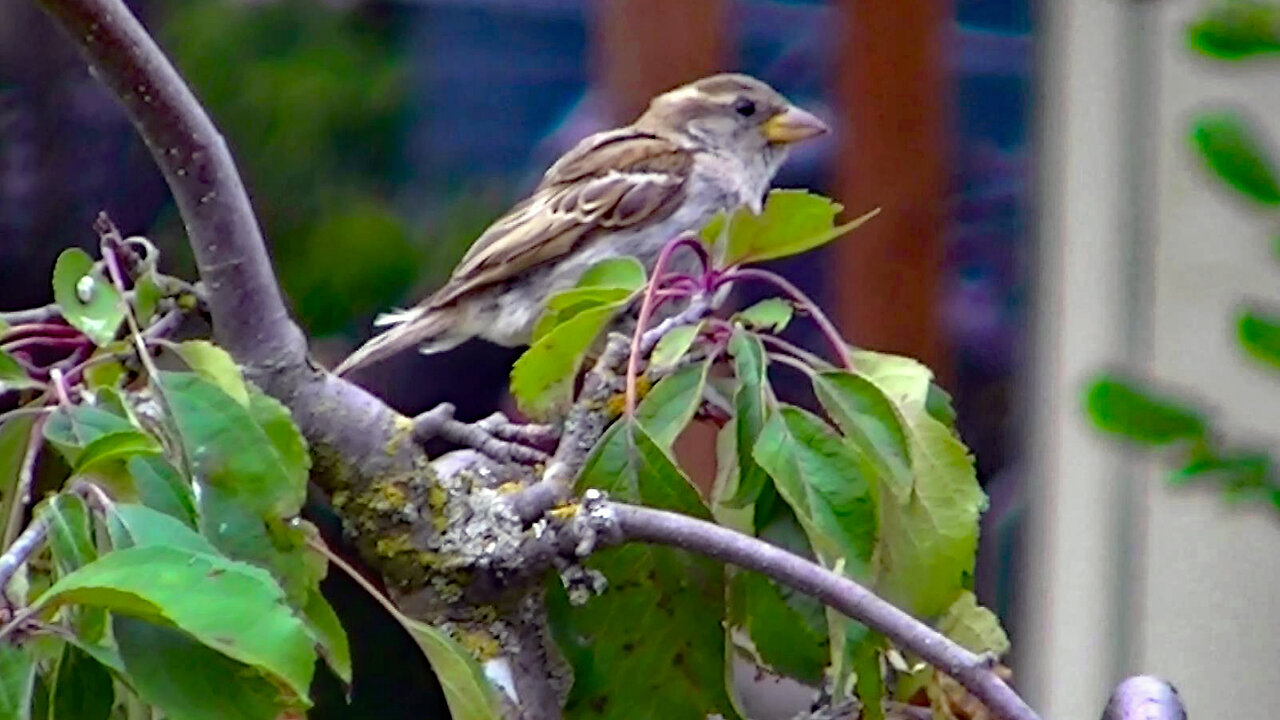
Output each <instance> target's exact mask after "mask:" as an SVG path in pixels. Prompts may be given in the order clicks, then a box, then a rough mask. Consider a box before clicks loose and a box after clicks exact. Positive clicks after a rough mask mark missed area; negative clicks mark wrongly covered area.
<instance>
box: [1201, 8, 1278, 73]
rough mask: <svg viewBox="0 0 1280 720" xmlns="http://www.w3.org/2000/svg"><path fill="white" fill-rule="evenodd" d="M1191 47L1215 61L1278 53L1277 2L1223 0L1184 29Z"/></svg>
mask: <svg viewBox="0 0 1280 720" xmlns="http://www.w3.org/2000/svg"><path fill="white" fill-rule="evenodd" d="M1187 44H1188V45H1189V46H1190V47H1191V49H1192V50H1194V51H1196V52H1198V53H1200V54H1202V55H1206V56H1208V57H1211V58H1215V59H1219V60H1243V59H1246V58H1251V57H1253V56H1256V55H1263V54H1269V53H1276V52H1280V4H1277V3H1274V2H1259V1H1258V0H1225V2H1219V3H1217V4H1216V5H1215V6H1213V7H1211V8H1209V9H1208V10H1206V11H1205V12H1204V13H1202V14H1201V15H1200V17H1199V18H1197V19H1196V21H1195V22H1193V23H1192V24H1191V26H1190V27H1189V28H1187Z"/></svg>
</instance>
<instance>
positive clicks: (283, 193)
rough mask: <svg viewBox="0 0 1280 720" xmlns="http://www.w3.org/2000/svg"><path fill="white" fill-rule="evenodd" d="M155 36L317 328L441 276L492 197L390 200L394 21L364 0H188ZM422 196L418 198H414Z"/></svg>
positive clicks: (398, 95)
mask: <svg viewBox="0 0 1280 720" xmlns="http://www.w3.org/2000/svg"><path fill="white" fill-rule="evenodd" d="M160 34H161V38H162V44H163V45H164V46H165V47H166V48H169V49H170V52H172V53H173V55H174V59H175V61H176V62H177V64H178V66H179V68H180V69H181V71H182V72H183V74H184V75H185V76H186V77H187V79H188V80H189V81H190V82H191V84H192V85H193V87H194V88H195V91H196V93H197V95H198V96H199V97H200V99H201V100H202V101H203V103H204V104H205V106H206V107H207V108H208V109H209V111H210V112H211V113H212V115H213V116H214V119H215V121H216V122H217V123H218V125H219V126H220V127H221V128H222V130H223V132H224V133H225V135H226V136H227V139H228V142H229V143H230V145H231V148H232V152H233V154H234V155H235V157H236V160H237V162H238V163H239V165H240V168H241V171H242V172H243V173H244V175H245V179H246V183H247V184H248V186H249V191H250V194H251V196H252V198H253V201H254V206H255V208H256V210H257V211H258V216H259V219H260V220H261V222H262V223H263V230H264V232H265V233H266V235H267V238H268V240H269V242H270V244H271V251H272V255H273V258H274V260H275V262H276V268H277V271H278V273H279V276H280V280H281V283H282V284H283V286H284V290H285V292H286V294H287V295H288V296H289V298H290V300H291V301H292V303H293V306H294V310H295V312H296V313H297V316H298V319H299V320H300V321H301V322H302V324H303V325H304V327H305V329H306V331H307V332H308V333H309V334H310V335H311V336H313V337H317V336H325V335H331V334H335V333H344V332H346V333H350V332H352V331H354V330H357V329H363V328H364V326H365V325H366V324H367V321H368V319H369V318H370V317H371V316H372V315H373V314H374V313H376V312H378V311H381V310H386V309H387V308H390V307H392V306H394V305H397V304H402V303H404V302H406V300H407V296H408V295H409V294H410V292H411V291H412V290H414V289H415V288H416V287H418V286H421V285H433V284H435V283H438V282H439V280H440V279H442V277H443V275H444V273H445V272H446V271H447V270H448V268H449V267H450V266H451V265H452V262H453V261H454V260H455V259H456V258H457V257H458V255H459V254H460V253H461V252H462V251H463V250H464V249H465V247H466V246H467V245H468V244H469V243H470V241H471V239H473V238H474V237H475V236H476V234H477V233H478V231H479V229H480V228H482V227H483V226H484V223H485V222H487V221H488V220H489V219H491V218H492V214H491V212H490V211H491V210H492V209H496V203H488V202H485V201H484V200H483V199H481V200H474V199H468V200H465V201H463V202H462V203H456V202H455V203H449V202H443V203H437V206H436V208H435V209H436V210H437V211H438V215H439V217H440V219H438V220H437V221H436V222H435V223H434V225H435V227H432V228H426V227H424V226H423V223H422V222H421V221H420V220H419V219H418V218H416V217H413V216H411V215H409V214H408V213H407V212H405V209H404V208H400V207H397V206H396V204H395V202H394V198H396V196H397V192H399V191H400V184H401V182H402V181H403V178H404V177H405V176H406V174H407V173H406V172H405V168H404V167H403V163H402V160H401V158H402V152H401V150H402V147H403V145H404V139H405V136H406V132H407V126H406V119H407V114H406V108H407V102H406V100H407V89H406V67H405V62H404V59H403V57H402V53H401V52H400V49H399V38H398V37H397V31H396V23H395V22H393V18H390V17H380V16H378V15H376V14H374V12H373V11H371V10H369V9H368V6H365V5H362V6H358V7H356V8H346V7H336V6H330V5H327V4H325V3H317V2H307V1H305V0H283V1H281V2H272V3H247V2H234V1H231V0H187V1H186V2H182V3H169V4H166V5H165V6H164V9H163V24H162V28H161V33H160ZM418 207H421V206H418Z"/></svg>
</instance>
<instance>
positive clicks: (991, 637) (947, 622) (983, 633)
mask: <svg viewBox="0 0 1280 720" xmlns="http://www.w3.org/2000/svg"><path fill="white" fill-rule="evenodd" d="M938 632H940V633H942V634H943V635H946V636H947V637H949V638H951V639H952V640H955V641H956V642H957V643H959V644H960V645H962V646H964V647H965V648H968V649H969V650H970V651H971V652H975V653H991V654H993V655H995V656H996V657H1000V656H1001V655H1004V654H1005V653H1007V652H1009V636H1008V635H1006V634H1005V632H1004V628H1002V627H1000V619H999V618H997V617H996V614H995V613H993V612H991V611H990V610H988V609H986V608H984V607H982V606H981V605H979V604H978V599H977V598H976V597H974V595H973V593H972V592H969V591H965V592H963V593H961V594H960V597H958V598H956V601H955V602H953V603H951V607H949V608H947V612H946V614H944V615H943V616H942V619H940V620H939V621H938Z"/></svg>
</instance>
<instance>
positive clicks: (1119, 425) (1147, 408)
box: [1085, 375, 1205, 445]
mask: <svg viewBox="0 0 1280 720" xmlns="http://www.w3.org/2000/svg"><path fill="white" fill-rule="evenodd" d="M1085 407H1086V408H1087V410H1088V412H1089V417H1090V418H1091V419H1092V420H1093V423H1094V424H1095V425H1097V426H1098V428H1100V429H1102V430H1104V431H1106V432H1109V433H1115V434H1118V435H1123V436H1124V437H1125V438H1127V439H1129V440H1132V441H1135V442H1139V443H1142V444H1144V445H1168V444H1169V443H1173V442H1178V441H1182V440H1199V439H1200V438H1203V437H1204V436H1205V426H1204V420H1203V419H1202V418H1201V416H1200V414H1199V413H1198V412H1196V410H1195V409H1193V408H1191V407H1189V406H1187V405H1184V404H1182V403H1180V402H1178V401H1175V400H1172V399H1170V398H1166V397H1161V396H1160V395H1157V394H1156V393H1155V392H1153V391H1152V390H1150V389H1148V388H1143V387H1141V386H1139V385H1138V384H1137V383H1136V382H1133V381H1130V380H1125V379H1122V378H1119V377H1111V376H1105V375H1104V376H1102V377H1099V378H1098V379H1097V380H1095V381H1094V382H1093V384H1092V385H1091V386H1090V387H1089V392H1088V395H1087V396H1086V398H1085Z"/></svg>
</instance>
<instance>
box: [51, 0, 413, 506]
mask: <svg viewBox="0 0 1280 720" xmlns="http://www.w3.org/2000/svg"><path fill="white" fill-rule="evenodd" d="M37 1H38V2H39V4H40V5H41V6H43V7H44V9H45V10H46V11H47V12H49V14H50V15H52V16H53V17H54V18H55V19H56V20H58V22H59V23H60V24H61V25H62V27H63V28H64V29H65V30H66V31H67V32H68V34H69V35H70V36H71V38H72V40H73V41H74V42H75V44H76V45H77V46H79V47H80V49H81V50H82V51H83V53H84V55H85V56H86V58H87V59H88V61H89V63H90V65H91V66H92V67H93V70H94V72H95V74H96V76H97V77H98V78H99V79H100V80H101V81H102V82H103V83H105V84H106V85H107V87H108V88H110V89H111V90H112V91H113V93H114V94H115V95H116V97H117V98H118V99H119V100H120V102H121V103H122V104H123V105H124V108H125V111H126V112H127V113H128V115H129V118H130V120H132V122H133V124H134V127H135V128H136V129H137V130H138V132H139V134H141V136H142V138H143V139H144V140H145V141H146V143H147V146H148V147H149V148H150V149H151V153H152V155H153V156H154V157H155V160H156V163H157V164H158V165H159V166H160V169H161V170H162V171H163V173H164V176H165V179H166V181H167V182H168V184H169V188H170V191H171V192H172V193H173V197H174V200H175V201H176V202H177V205H178V210H179V211H180V213H181V216H182V220H183V223H184V224H185V226H186V229H187V235H188V239H189V241H190V244H191V248H192V251H193V253H194V255H195V258H196V265H197V268H198V269H199V271H200V277H201V279H202V281H203V289H204V291H205V294H206V297H205V299H206V301H207V304H208V308H209V314H210V316H211V318H212V320H213V328H214V336H215V338H216V339H217V341H218V343H219V344H220V345H221V346H222V347H223V348H225V349H226V350H227V351H228V352H230V353H231V355H232V357H234V358H235V359H236V361H237V362H238V363H240V364H241V365H242V366H243V367H244V369H245V372H246V375H247V376H248V377H249V378H250V379H252V380H253V381H254V382H256V383H257V384H258V385H259V386H261V387H262V389H263V390H264V391H266V392H267V393H269V394H271V395H274V396H275V397H276V398H277V399H279V400H280V401H281V402H283V403H284V404H285V405H287V406H288V407H289V409H290V410H291V411H292V413H293V416H294V419H295V421H296V422H297V423H298V426H299V427H300V429H301V430H302V432H303V434H304V435H305V436H306V437H307V439H308V441H310V443H311V445H312V449H313V451H314V454H315V456H316V471H317V472H316V479H317V480H318V481H320V482H321V484H322V485H326V486H327V488H326V489H329V490H335V489H350V488H355V489H359V488H360V487H362V486H363V485H364V484H367V483H368V482H370V481H372V480H373V479H375V478H378V477H386V476H388V475H399V476H408V475H411V474H413V473H415V472H418V471H420V470H421V469H422V468H424V467H425V465H426V462H425V461H426V459H425V457H424V456H423V454H422V451H421V449H420V448H419V447H418V446H417V444H416V443H414V442H412V439H411V438H410V431H409V428H410V424H409V422H408V420H407V419H405V418H404V417H403V416H401V415H400V414H399V413H396V412H395V411H394V410H392V409H391V408H389V407H388V406H387V405H386V404H385V403H383V402H382V401H381V400H379V399H378V398H376V397H374V396H373V395H370V394H369V393H367V392H365V391H364V390H363V389H361V388H359V387H357V386H355V385H352V384H350V383H348V382H346V381H343V380H341V379H339V378H336V377H333V376H332V375H330V374H329V373H326V372H324V371H323V370H321V369H319V368H317V367H315V366H314V365H313V364H311V363H310V361H309V360H308V358H307V354H306V351H307V348H306V340H305V338H304V337H303V334H302V331H301V330H300V329H299V328H298V326H297V325H296V324H295V323H294V322H293V320H292V319H291V318H290V317H289V314H288V311H287V309H286V307H285V304H284V300H283V298H282V296H281V292H280V288H279V285H278V284H277V282H276V278H275V274H274V271H273V270H272V266H271V261H270V258H269V257H268V255H267V249H266V245H265V244H264V242H263V238H262V232H261V230H260V229H259V226H258V221H257V219H256V217H255V216H254V213H253V208H252V206H251V205H250V203H249V197H248V195H247V194H246V192H245V189H244V184H243V182H241V179H240V175H239V172H238V171H237V170H236V167H235V164H234V162H233V160H232V157H231V153H230V151H229V150H228V148H227V144H226V142H225V141H224V139H223V137H222V135H221V134H220V133H219V132H218V130H217V128H216V127H214V125H213V122H212V121H211V120H210V119H209V116H208V115H207V114H206V113H205V111H204V109H203V108H202V107H201V106H200V103H199V101H198V100H196V97H195V95H194V94H193V93H192V92H191V90H190V89H189V88H188V87H187V85H186V83H185V82H184V81H183V80H182V78H181V76H179V74H178V72H177V70H175V69H174V67H173V65H172V64H170V63H169V61H168V59H167V58H166V57H165V56H164V53H163V52H162V51H161V50H160V48H159V47H158V46H157V45H156V43H155V41H154V40H152V38H151V37H150V35H148V33H147V31H146V29H145V28H143V27H142V25H141V24H140V23H139V22H138V20H137V19H136V18H135V17H134V16H133V15H132V14H131V13H130V12H129V9H128V8H127V7H126V6H125V4H124V3H123V2H122V0H37Z"/></svg>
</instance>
